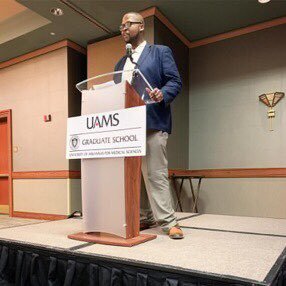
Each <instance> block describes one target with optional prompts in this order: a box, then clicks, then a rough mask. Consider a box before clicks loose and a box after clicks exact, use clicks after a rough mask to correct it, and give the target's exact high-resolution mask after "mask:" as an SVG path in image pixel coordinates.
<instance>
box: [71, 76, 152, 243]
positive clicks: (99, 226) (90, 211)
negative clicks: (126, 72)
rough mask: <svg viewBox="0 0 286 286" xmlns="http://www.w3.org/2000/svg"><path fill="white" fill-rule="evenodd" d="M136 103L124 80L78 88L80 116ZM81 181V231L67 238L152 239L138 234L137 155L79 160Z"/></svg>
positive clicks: (138, 100) (138, 101)
mask: <svg viewBox="0 0 286 286" xmlns="http://www.w3.org/2000/svg"><path fill="white" fill-rule="evenodd" d="M140 105H145V103H144V101H143V100H141V98H140V97H139V95H138V94H137V92H136V91H135V90H134V88H133V87H132V86H131V85H130V84H129V83H128V82H127V81H122V82H121V83H119V84H109V85H108V84H107V85H99V86H98V87H94V89H93V90H84V91H82V115H87V114H94V113H102V112H108V111H113V110H119V109H124V108H131V107H136V106H140ZM130 120H132V118H130ZM81 184H82V201H83V222H84V232H80V233H75V234H71V235H68V238H71V239H75V240H80V241H87V242H94V243H100V244H109V245H118V246H129V247H130V246H133V245H137V244H140V243H143V242H146V241H148V240H152V239H155V238H156V235H150V234H140V187H141V157H123V158H122V157H120V158H103V159H101V158H100V159H97V158H96V159H82V160H81Z"/></svg>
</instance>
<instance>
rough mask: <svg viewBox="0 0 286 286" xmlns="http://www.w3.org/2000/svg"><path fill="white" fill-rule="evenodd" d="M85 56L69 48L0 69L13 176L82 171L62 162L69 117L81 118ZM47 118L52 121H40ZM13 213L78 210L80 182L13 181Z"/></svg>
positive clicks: (1, 101) (0, 102) (1, 104)
mask: <svg viewBox="0 0 286 286" xmlns="http://www.w3.org/2000/svg"><path fill="white" fill-rule="evenodd" d="M85 78H86V57H85V56H84V55H82V54H80V53H78V52H76V51H74V50H72V49H70V48H61V49H58V50H56V51H52V52H49V53H47V54H44V55H41V56H38V57H35V58H32V59H29V60H27V61H24V62H21V63H18V64H15V65H12V66H10V67H7V68H4V69H2V70H0V86H1V93H0V110H3V109H12V133H13V140H12V145H13V171H14V172H25V171H57V170H80V164H79V163H80V161H79V160H74V161H72V162H69V160H66V158H65V147H66V146H65V145H66V122H67V118H68V116H76V115H80V104H81V97H80V95H79V94H78V93H77V91H76V89H75V84H76V83H77V82H79V81H81V80H83V79H85ZM47 114H51V116H52V121H51V122H44V121H43V117H44V115H47ZM13 206H14V211H18V212H33V213H43V214H54V215H68V214H70V213H71V212H73V211H75V210H80V209H81V193H80V180H76V179H72V180H70V179H52V178H51V179H14V180H13Z"/></svg>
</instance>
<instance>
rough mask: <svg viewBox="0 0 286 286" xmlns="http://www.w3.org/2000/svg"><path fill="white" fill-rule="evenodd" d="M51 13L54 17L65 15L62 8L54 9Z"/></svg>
mask: <svg viewBox="0 0 286 286" xmlns="http://www.w3.org/2000/svg"><path fill="white" fill-rule="evenodd" d="M50 12H51V13H52V14H53V15H54V16H62V15H63V14H64V11H63V10H62V9H61V8H52V9H51V10H50Z"/></svg>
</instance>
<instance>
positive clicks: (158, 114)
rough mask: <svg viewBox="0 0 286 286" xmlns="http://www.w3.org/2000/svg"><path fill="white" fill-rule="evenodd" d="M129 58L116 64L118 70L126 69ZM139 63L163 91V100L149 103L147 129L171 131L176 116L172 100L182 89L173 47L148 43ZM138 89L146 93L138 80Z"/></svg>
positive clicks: (155, 84) (147, 75)
mask: <svg viewBox="0 0 286 286" xmlns="http://www.w3.org/2000/svg"><path fill="white" fill-rule="evenodd" d="M126 59H127V57H126V56H124V57H122V58H121V59H120V60H119V62H118V63H117V64H116V66H115V69H114V70H115V71H121V70H123V68H124V65H125V62H126ZM137 66H138V68H139V70H140V71H141V72H142V74H143V75H144V76H145V78H146V79H147V81H148V82H149V83H150V84H151V86H152V87H153V88H155V87H157V88H159V89H160V90H161V91H162V93H163V97H164V99H163V101H161V102H159V103H154V104H148V105H147V129H152V130H161V131H165V132H168V133H171V130H172V118H171V108H170V103H171V102H172V101H173V100H174V99H175V97H176V96H177V95H178V93H179V92H180V91H181V88H182V81H181V79H180V75H179V72H178V69H177V66H176V63H175V60H174V58H173V54H172V51H171V49H170V48H168V47H166V46H161V45H150V44H148V43H147V44H146V46H145V47H144V50H143V52H142V54H141V56H140V58H139V60H138V62H137ZM114 81H115V82H116V83H118V82H121V74H119V75H116V76H115V77H114ZM134 87H135V89H136V90H137V92H138V93H139V94H142V93H141V91H140V87H138V86H137V85H136V83H135V85H134Z"/></svg>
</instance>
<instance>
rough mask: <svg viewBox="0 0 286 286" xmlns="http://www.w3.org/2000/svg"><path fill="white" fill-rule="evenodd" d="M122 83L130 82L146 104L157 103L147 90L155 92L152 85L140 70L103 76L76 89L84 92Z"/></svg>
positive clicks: (91, 79)
mask: <svg viewBox="0 0 286 286" xmlns="http://www.w3.org/2000/svg"><path fill="white" fill-rule="evenodd" d="M122 81H128V82H129V83H130V84H131V85H132V86H133V88H134V89H135V90H136V91H137V93H138V94H139V96H140V97H141V99H142V100H143V101H144V102H145V104H152V103H155V101H153V100H152V99H151V98H150V97H149V94H148V92H147V91H146V88H148V89H150V90H153V87H152V86H151V84H150V83H149V82H148V81H147V80H146V78H145V76H144V75H143V74H142V72H141V71H140V70H139V69H131V70H124V71H123V70H122V71H116V72H110V73H105V74H101V75H98V76H95V77H92V78H89V79H86V80H84V81H81V82H79V83H78V84H76V88H77V89H78V90H79V91H80V92H83V91H85V90H97V89H100V88H103V87H107V86H112V85H116V84H118V83H121V82H122Z"/></svg>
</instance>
